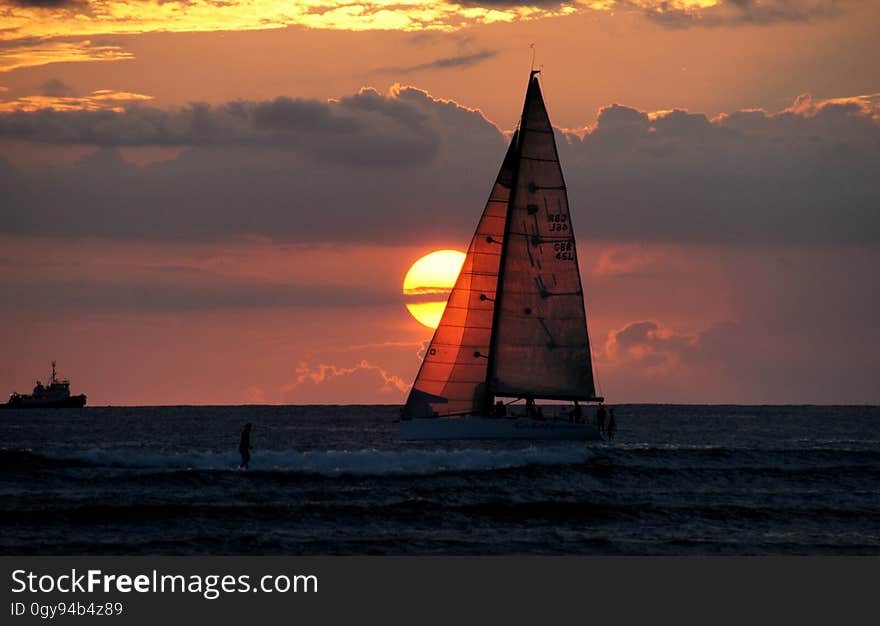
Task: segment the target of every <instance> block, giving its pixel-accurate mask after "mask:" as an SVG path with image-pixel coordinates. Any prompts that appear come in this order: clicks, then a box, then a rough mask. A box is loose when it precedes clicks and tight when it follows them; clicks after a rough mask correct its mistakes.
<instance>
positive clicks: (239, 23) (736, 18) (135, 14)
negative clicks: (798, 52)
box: [0, 0, 842, 71]
mask: <svg viewBox="0 0 880 626" xmlns="http://www.w3.org/2000/svg"><path fill="white" fill-rule="evenodd" d="M841 6H842V3H841V2H838V1H836V0H762V1H761V2H742V1H740V0H574V1H567V2H566V1H565V0H522V1H520V2H518V1H517V0H510V1H499V0H446V1H441V2H434V1H432V0H355V1H353V2H350V1H348V0H300V1H298V2H288V1H286V0H188V1H186V2H167V1H162V0H144V1H132V0H56V1H53V2H28V1H26V0H19V1H15V2H7V6H6V8H5V10H4V13H3V16H2V24H0V26H2V28H0V42H5V43H6V46H5V48H6V49H5V51H0V71H8V70H11V69H15V68H20V67H28V66H34V65H44V64H46V63H53V62H61V61H87V60H119V59H124V58H131V54H130V53H128V52H126V51H124V50H122V49H121V48H118V47H116V46H93V45H91V44H90V43H89V42H88V41H82V42H77V41H71V39H72V38H79V37H82V38H87V37H95V36H102V35H135V34H140V33H150V32H212V31H246V30H266V29H276V28H284V27H288V26H301V27H306V28H310V29H330V30H346V31H368V30H380V31H405V32H415V31H454V30H458V29H461V28H466V27H470V26H476V25H485V24H497V23H511V22H519V21H525V20H534V19H539V18H546V17H560V16H566V15H573V14H577V13H582V12H584V11H587V10H591V11H601V12H603V13H611V14H614V13H615V12H621V13H623V12H637V13H642V14H644V15H645V16H647V18H648V19H651V20H653V21H654V22H656V23H659V24H661V25H664V26H671V27H676V28H677V27H689V26H694V25H697V26H715V25H732V24H765V23H776V22H786V21H809V20H812V19H815V18H822V17H834V16H836V15H838V14H839V13H840V12H841V11H842V9H841V8H840V7H841ZM59 38H64V39H65V40H64V41H59V40H58V39H59Z"/></svg>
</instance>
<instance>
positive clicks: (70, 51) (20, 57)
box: [0, 22, 134, 72]
mask: <svg viewBox="0 0 880 626" xmlns="http://www.w3.org/2000/svg"><path fill="white" fill-rule="evenodd" d="M0 23H2V22H0ZM2 31H3V29H2V28H0V42H2V41H3V39H4V38H9V33H8V32H7V33H6V37H4V34H3V33H2ZM12 32H18V29H15V28H14V29H12ZM24 32H27V29H26V28H25V30H24ZM133 58H134V55H133V54H131V53H130V52H127V51H125V50H123V49H122V48H120V47H119V46H99V45H95V44H93V43H92V42H91V41H90V40H84V41H52V40H46V41H37V42H36V43H31V42H28V43H25V44H17V43H15V42H11V43H10V44H8V45H7V47H5V48H0V72H9V71H12V70H16V69H19V68H23V67H34V66H38V65H47V64H49V63H77V62H84V61H124V60H126V59H133Z"/></svg>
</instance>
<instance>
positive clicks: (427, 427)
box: [400, 416, 602, 441]
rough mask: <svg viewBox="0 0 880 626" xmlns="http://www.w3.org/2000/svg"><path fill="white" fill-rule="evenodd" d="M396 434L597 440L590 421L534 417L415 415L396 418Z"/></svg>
mask: <svg viewBox="0 0 880 626" xmlns="http://www.w3.org/2000/svg"><path fill="white" fill-rule="evenodd" d="M400 438H401V439H403V440H404V441H414V440H419V439H567V440H574V441H601V439H602V435H600V434H599V431H598V430H597V429H596V427H595V426H593V425H592V424H577V423H574V422H566V421H562V420H536V419H530V418H527V417H518V418H489V417H472V416H466V417H458V418H443V417H429V418H415V419H409V420H401V421H400Z"/></svg>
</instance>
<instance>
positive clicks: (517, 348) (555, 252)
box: [400, 70, 603, 440]
mask: <svg viewBox="0 0 880 626" xmlns="http://www.w3.org/2000/svg"><path fill="white" fill-rule="evenodd" d="M539 73H540V70H532V71H531V73H530V75H529V84H528V88H527V90H526V98H525V103H524V105H523V111H522V117H521V119H520V122H519V127H518V129H517V130H516V131H514V133H513V136H512V139H511V141H510V145H509V147H508V149H507V154H506V155H505V157H504V161H503V162H502V164H501V170H500V171H499V173H498V177H497V178H496V179H495V184H494V186H493V187H492V191H491V193H490V194H489V200H488V202H487V203H486V207H485V209H484V210H483V214H482V216H481V218H480V221H479V223H478V224H477V229H476V231H475V232H474V236H473V239H472V240H471V243H470V246H469V247H468V251H467V256H466V257H465V260H464V264H463V265H462V268H461V272H460V273H459V276H458V279H457V280H456V282H455V285H454V286H453V288H452V291H451V292H450V294H449V299H448V301H447V304H446V309H445V310H444V312H443V316H442V317H441V319H440V323H439V325H438V326H437V329H436V331H435V332H434V337H433V338H432V339H431V343H430V345H429V346H428V348H427V350H426V352H425V356H424V359H423V361H422V365H421V367H420V368H419V372H418V375H417V376H416V379H415V382H414V383H413V387H412V389H411V391H410V393H409V397H408V398H407V401H406V405H405V406H404V408H403V412H402V415H401V420H400V437H401V439H404V440H417V439H580V440H596V439H601V435H600V434H599V432H598V430H597V429H596V427H595V426H593V425H592V424H589V423H585V422H584V420H582V419H575V416H576V414H578V413H580V405H579V404H578V403H580V402H602V400H603V398H601V397H597V396H596V388H595V384H594V378H593V367H592V361H591V358H590V341H589V334H588V332H587V321H586V312H585V310H584V295H583V288H582V286H581V277H580V271H579V269H578V261H577V249H576V247H575V240H574V231H573V230H572V224H571V215H570V213H569V207H568V195H567V193H566V189H565V180H564V179H563V176H562V168H561V166H560V164H559V155H558V153H557V150H556V141H555V139H554V137H553V127H552V126H551V124H550V118H549V116H548V115H547V109H546V107H545V105H544V98H543V96H542V94H541V87H540V84H539V82H538V75H539ZM523 400H524V401H525V403H526V404H525V409H526V410H525V411H524V412H523V413H522V414H521V415H518V416H517V415H514V408H515V407H511V409H510V411H508V409H507V405H508V404H509V403H515V402H517V401H523ZM536 400H551V401H557V402H558V401H566V402H573V403H574V406H573V407H572V405H562V407H572V408H571V414H570V417H566V418H564V419H547V418H546V417H544V416H543V415H542V412H543V407H538V406H537V405H536V403H535V401H536ZM547 408H548V410H549V409H550V408H560V407H559V405H558V404H557V405H554V406H553V407H549V406H548V407H547ZM508 414H509V416H508Z"/></svg>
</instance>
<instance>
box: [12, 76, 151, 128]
mask: <svg viewBox="0 0 880 626" xmlns="http://www.w3.org/2000/svg"><path fill="white" fill-rule="evenodd" d="M152 99H153V97H152V96H148V95H146V94H142V93H132V92H129V91H115V90H113V89H98V90H96V91H93V92H92V93H91V94H90V95H88V96H81V97H79V96H74V95H73V90H72V88H70V87H69V86H68V85H65V84H64V83H62V82H61V81H58V80H50V81H48V82H47V83H45V84H44V85H43V88H42V95H39V96H21V97H20V98H16V99H14V100H8V101H4V100H2V99H0V113H12V112H35V111H50V110H51V111H53V112H62V111H66V112H79V111H111V112H114V113H124V112H125V110H126V109H125V107H126V106H131V105H132V104H134V103H137V102H144V101H147V100H152ZM7 119H8V118H7Z"/></svg>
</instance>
